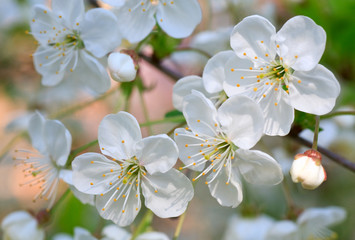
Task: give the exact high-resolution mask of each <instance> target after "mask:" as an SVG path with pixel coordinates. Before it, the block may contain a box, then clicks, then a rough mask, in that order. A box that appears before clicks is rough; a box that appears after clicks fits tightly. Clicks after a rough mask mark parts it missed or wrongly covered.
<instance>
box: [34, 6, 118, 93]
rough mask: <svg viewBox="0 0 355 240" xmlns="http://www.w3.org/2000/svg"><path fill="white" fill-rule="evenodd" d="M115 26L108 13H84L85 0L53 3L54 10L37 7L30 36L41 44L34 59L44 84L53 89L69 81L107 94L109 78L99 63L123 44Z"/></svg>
mask: <svg viewBox="0 0 355 240" xmlns="http://www.w3.org/2000/svg"><path fill="white" fill-rule="evenodd" d="M116 24H117V19H116V17H115V16H114V14H113V13H111V12H110V11H108V10H105V9H102V8H97V9H92V10H89V11H88V12H86V13H85V9H84V2H83V0H76V1H72V0H53V1H52V9H48V8H47V7H46V6H44V5H36V6H35V7H34V8H33V18H32V20H31V34H32V35H33V36H34V37H35V38H36V40H37V41H38V42H39V47H38V49H37V51H36V52H35V53H34V54H33V57H34V59H33V60H34V65H35V68H36V70H37V71H38V72H39V73H40V74H41V75H42V84H43V85H46V86H54V85H57V84H58V83H59V82H61V81H62V80H63V79H64V78H68V79H70V80H71V81H80V82H81V84H82V85H83V86H85V87H87V88H88V89H89V90H90V91H92V92H93V93H103V92H105V91H107V90H108V89H109V87H110V78H109V75H108V73H107V71H106V69H105V67H104V66H103V65H102V63H101V62H100V60H101V58H103V57H104V56H105V55H106V54H107V53H109V52H110V51H112V50H113V49H114V48H115V47H117V46H118V45H119V44H120V42H121V38H120V34H119V32H118V30H117V29H116V28H112V26H113V25H116Z"/></svg>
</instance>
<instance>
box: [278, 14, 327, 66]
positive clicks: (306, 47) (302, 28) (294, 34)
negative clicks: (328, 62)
mask: <svg viewBox="0 0 355 240" xmlns="http://www.w3.org/2000/svg"><path fill="white" fill-rule="evenodd" d="M325 41H326V33H325V31H324V29H323V28H322V27H321V26H318V25H317V24H316V23H315V22H314V21H313V20H312V19H310V18H309V17H305V16H296V17H293V18H291V19H290V20H288V21H287V22H286V23H285V24H284V25H283V26H282V28H281V29H280V31H278V32H277V34H276V42H277V43H278V44H279V45H280V56H281V57H283V61H284V63H285V64H286V65H288V66H291V67H292V68H293V69H294V70H297V71H309V70H311V69H313V68H314V67H315V66H316V65H317V64H318V62H319V60H320V58H321V57H322V55H323V52H324V48H325ZM296 56H297V57H296Z"/></svg>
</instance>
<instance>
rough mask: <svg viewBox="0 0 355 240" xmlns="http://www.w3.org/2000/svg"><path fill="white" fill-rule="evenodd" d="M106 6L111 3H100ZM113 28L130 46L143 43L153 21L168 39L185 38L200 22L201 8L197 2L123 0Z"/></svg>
mask: <svg viewBox="0 0 355 240" xmlns="http://www.w3.org/2000/svg"><path fill="white" fill-rule="evenodd" d="M104 2H107V3H108V4H109V3H110V2H112V1H104ZM114 12H115V13H116V16H117V19H118V23H119V24H117V26H118V28H119V29H120V31H121V32H122V34H123V37H124V38H126V39H127V40H128V41H129V42H131V43H136V42H139V41H141V40H143V39H144V38H145V37H146V36H148V34H149V33H150V32H151V31H152V29H153V28H154V26H155V24H156V22H157V23H158V24H159V26H160V27H161V28H162V29H163V30H164V31H165V32H166V33H167V34H168V35H170V36H172V37H174V38H185V37H187V36H189V35H190V34H191V33H192V32H193V30H194V29H195V27H196V26H197V24H199V23H200V22H201V19H202V14H201V8H200V5H199V3H198V1H197V0H175V1H168V0H140V1H126V3H125V4H124V6H122V7H120V8H118V9H116V10H115V11H114ZM110 27H111V26H110Z"/></svg>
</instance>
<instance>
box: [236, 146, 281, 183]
mask: <svg viewBox="0 0 355 240" xmlns="http://www.w3.org/2000/svg"><path fill="white" fill-rule="evenodd" d="M236 158H237V159H238V165H237V166H238V168H239V171H240V173H241V174H242V175H243V177H244V178H245V180H246V181H247V182H249V183H252V184H261V185H263V184H265V185H276V184H279V183H280V182H281V181H282V180H283V174H282V169H281V166H280V164H279V163H278V162H276V160H275V159H273V158H272V157H271V156H269V155H268V154H266V153H264V152H261V151H257V150H244V149H238V150H237V151H236Z"/></svg>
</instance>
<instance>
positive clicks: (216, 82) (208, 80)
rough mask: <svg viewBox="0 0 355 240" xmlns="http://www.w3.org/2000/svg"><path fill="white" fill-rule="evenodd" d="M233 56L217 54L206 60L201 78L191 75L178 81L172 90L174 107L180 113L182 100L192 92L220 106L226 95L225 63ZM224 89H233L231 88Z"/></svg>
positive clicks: (223, 53)
mask: <svg viewBox="0 0 355 240" xmlns="http://www.w3.org/2000/svg"><path fill="white" fill-rule="evenodd" d="M233 56H234V53H233V51H223V52H219V53H217V54H216V55H214V56H213V57H212V58H211V59H210V60H208V62H207V64H206V66H205V68H204V70H203V75H202V77H199V76H195V75H193V76H187V77H184V78H181V79H180V80H178V81H177V83H176V84H175V85H174V88H173V105H174V107H175V108H176V109H178V110H180V111H182V107H183V99H184V97H185V96H187V95H189V94H191V91H192V90H196V91H199V92H201V93H203V94H204V95H205V96H206V97H207V98H208V99H210V100H211V101H212V102H213V103H214V105H215V106H216V107H219V106H221V104H222V103H223V102H224V101H225V100H227V95H226V93H225V92H224V87H225V81H224V80H225V72H224V65H225V62H226V61H228V59H229V58H230V57H233ZM226 87H228V88H233V87H231V86H226Z"/></svg>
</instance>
